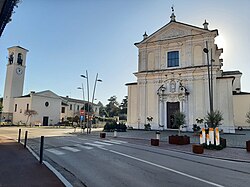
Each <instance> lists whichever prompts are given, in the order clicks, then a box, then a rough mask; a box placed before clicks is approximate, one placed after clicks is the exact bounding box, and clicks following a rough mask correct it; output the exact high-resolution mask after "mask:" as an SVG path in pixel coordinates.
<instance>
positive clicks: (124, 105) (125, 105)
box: [119, 96, 128, 114]
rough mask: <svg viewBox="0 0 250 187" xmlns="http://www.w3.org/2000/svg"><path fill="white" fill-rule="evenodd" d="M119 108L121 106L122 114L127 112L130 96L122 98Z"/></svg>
mask: <svg viewBox="0 0 250 187" xmlns="http://www.w3.org/2000/svg"><path fill="white" fill-rule="evenodd" d="M119 108H120V114H127V108H128V96H125V98H124V99H123V100H122V103H121V104H120V106H119Z"/></svg>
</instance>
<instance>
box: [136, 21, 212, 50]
mask: <svg viewBox="0 0 250 187" xmlns="http://www.w3.org/2000/svg"><path fill="white" fill-rule="evenodd" d="M214 31H215V32H216V33H217V30H207V29H203V28H199V27H196V26H192V25H188V24H184V23H180V22H170V23H168V24H167V25H165V26H163V27H162V28H160V29H159V30H157V31H156V32H154V33H153V34H151V35H150V36H148V37H147V38H146V39H144V40H142V41H141V42H139V43H136V44H135V45H138V44H143V43H150V42H156V41H163V40H169V39H174V38H182V37H185V36H194V35H199V34H206V33H209V32H214Z"/></svg>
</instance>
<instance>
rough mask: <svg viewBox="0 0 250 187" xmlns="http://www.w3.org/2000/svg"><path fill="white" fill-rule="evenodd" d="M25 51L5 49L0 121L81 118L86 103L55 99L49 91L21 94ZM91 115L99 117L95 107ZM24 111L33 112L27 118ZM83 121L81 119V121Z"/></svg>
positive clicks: (37, 122)
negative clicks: (6, 52)
mask: <svg viewBox="0 0 250 187" xmlns="http://www.w3.org/2000/svg"><path fill="white" fill-rule="evenodd" d="M27 52H28V50H27V49H24V48H22V47H20V46H14V47H10V48H8V53H9V58H8V63H7V71H6V79H5V87H4V96H3V99H2V100H3V103H2V105H3V111H2V113H0V120H1V121H4V120H8V121H11V122H12V123H13V124H15V125H18V124H27V123H28V124H29V125H44V126H48V125H54V124H57V123H59V122H63V121H66V120H67V118H69V117H70V118H72V117H75V116H78V117H80V116H81V115H82V116H85V115H84V113H85V112H84V111H82V110H81V109H84V106H85V104H86V103H88V102H87V101H83V100H79V99H73V98H69V97H68V96H66V97H62V96H58V95H57V94H55V93H54V92H52V91H50V90H45V91H41V92H34V91H31V92H30V93H29V94H27V95H23V87H24V78H25V69H26V55H27ZM92 106H93V110H94V113H93V114H94V115H97V116H98V115H99V108H100V106H99V105H96V104H93V105H92ZM25 111H35V112H36V114H35V115H32V116H31V117H28V116H27V114H25ZM82 119H83V118H82Z"/></svg>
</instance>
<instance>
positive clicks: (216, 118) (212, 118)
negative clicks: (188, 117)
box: [205, 110, 223, 128]
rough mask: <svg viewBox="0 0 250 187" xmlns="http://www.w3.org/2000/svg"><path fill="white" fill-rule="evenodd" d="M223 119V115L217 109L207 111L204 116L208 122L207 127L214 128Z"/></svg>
mask: <svg viewBox="0 0 250 187" xmlns="http://www.w3.org/2000/svg"><path fill="white" fill-rule="evenodd" d="M222 120H223V115H222V113H221V112H220V111H219V110H215V111H211V112H208V113H207V116H206V117H205V121H206V122H207V124H208V127H210V128H216V127H218V126H219V125H221V124H220V122H221V121H222Z"/></svg>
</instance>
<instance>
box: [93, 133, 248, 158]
mask: <svg viewBox="0 0 250 187" xmlns="http://www.w3.org/2000/svg"><path fill="white" fill-rule="evenodd" d="M92 136H98V135H92ZM107 138H113V136H111V137H109V136H108V137H107ZM116 138H124V139H133V140H145V141H150V139H146V138H137V137H122V136H119V137H116ZM161 141H162V142H165V143H167V142H168V141H166V140H161ZM158 148H160V149H165V150H170V151H174V152H180V153H185V154H189V155H196V156H201V157H206V158H213V159H219V160H226V161H234V162H243V163H250V160H243V159H234V158H224V157H219V156H211V155H208V154H206V153H205V154H202V155H197V154H194V153H192V152H187V151H182V150H179V149H171V148H163V147H158ZM229 148H235V147H229ZM236 149H243V148H236Z"/></svg>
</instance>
